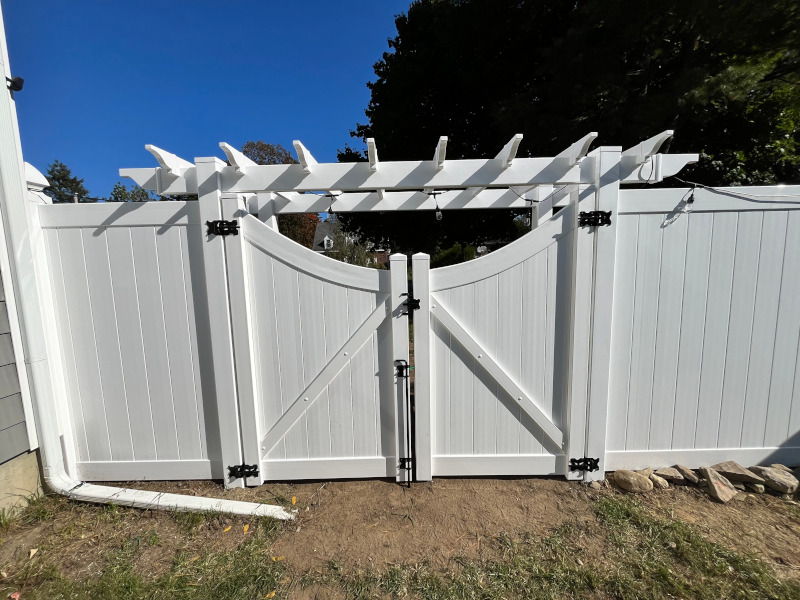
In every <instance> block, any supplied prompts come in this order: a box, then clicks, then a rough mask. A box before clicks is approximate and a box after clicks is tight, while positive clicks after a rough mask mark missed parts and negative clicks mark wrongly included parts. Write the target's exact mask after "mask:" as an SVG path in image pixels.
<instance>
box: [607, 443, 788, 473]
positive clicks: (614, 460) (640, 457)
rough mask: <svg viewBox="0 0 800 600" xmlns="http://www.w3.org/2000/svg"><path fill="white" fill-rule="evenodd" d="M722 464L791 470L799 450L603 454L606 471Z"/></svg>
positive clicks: (618, 452) (706, 450) (719, 449)
mask: <svg viewBox="0 0 800 600" xmlns="http://www.w3.org/2000/svg"><path fill="white" fill-rule="evenodd" d="M724 460H735V461H736V462H738V463H739V464H741V465H743V466H745V467H749V466H750V465H758V464H768V463H782V464H785V465H786V466H791V467H794V466H797V465H800V447H792V446H789V447H777V448H712V449H703V450H635V451H611V452H606V470H608V471H616V470H618V469H644V468H647V467H653V468H661V467H671V466H673V465H678V464H680V465H684V466H686V467H689V468H690V469H697V468H699V467H707V466H710V465H713V464H716V463H718V462H722V461H724Z"/></svg>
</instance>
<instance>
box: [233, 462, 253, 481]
mask: <svg viewBox="0 0 800 600" xmlns="http://www.w3.org/2000/svg"><path fill="white" fill-rule="evenodd" d="M228 477H230V478H231V479H242V478H244V477H258V465H233V466H232V467H228Z"/></svg>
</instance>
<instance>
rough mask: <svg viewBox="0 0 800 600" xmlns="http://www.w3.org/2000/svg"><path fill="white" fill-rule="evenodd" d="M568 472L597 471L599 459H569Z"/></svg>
mask: <svg viewBox="0 0 800 600" xmlns="http://www.w3.org/2000/svg"><path fill="white" fill-rule="evenodd" d="M569 470H570V471H599V470H600V459H599V458H587V457H585V456H584V457H583V458H570V459H569Z"/></svg>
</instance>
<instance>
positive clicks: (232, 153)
mask: <svg viewBox="0 0 800 600" xmlns="http://www.w3.org/2000/svg"><path fill="white" fill-rule="evenodd" d="M672 135H673V131H672V130H667V131H664V132H662V133H660V134H658V135H656V136H653V137H652V138H650V139H648V140H645V141H643V142H641V143H640V144H638V145H636V146H634V147H632V148H628V149H627V150H622V148H621V147H618V146H617V147H603V148H602V150H603V151H606V152H608V151H612V152H613V151H616V152H619V153H620V158H619V168H618V170H617V172H616V173H615V174H614V175H613V176H612V177H613V178H614V180H615V181H618V182H619V183H621V184H635V183H639V184H643V183H649V184H652V183H658V182H660V181H662V180H663V179H664V178H665V177H670V176H672V175H675V174H677V173H678V172H679V171H680V170H681V169H683V168H684V167H685V166H686V165H687V164H689V163H692V162H696V161H697V160H698V155H697V154H659V153H658V150H659V149H660V148H661V146H662V145H663V144H664V143H665V142H666V141H667V140H668V139H670V138H671V137H672ZM596 138H597V133H596V132H592V133H589V134H587V135H586V136H584V137H583V138H581V139H580V140H578V141H576V142H575V143H574V144H572V145H570V146H569V147H568V148H566V149H564V150H563V151H562V152H560V153H559V154H558V155H556V156H553V157H546V158H518V157H517V149H518V148H519V144H520V142H521V141H522V134H517V135H515V136H514V137H512V138H511V140H509V142H508V143H507V144H506V145H505V146H504V147H503V148H502V150H500V152H499V153H498V154H497V156H495V157H494V158H489V159H459V160H447V158H446V154H447V137H441V138H439V142H438V144H437V145H436V150H435V152H434V155H433V159H431V160H421V161H387V162H381V161H379V160H378V150H377V145H376V143H375V140H374V139H372V138H370V139H368V140H367V149H368V157H369V159H368V161H365V162H355V163H319V162H317V161H316V160H315V159H314V157H313V156H312V155H311V153H310V152H309V151H308V149H306V147H305V146H303V144H302V143H300V142H299V141H294V148H295V150H296V152H297V157H298V160H299V164H292V165H258V164H256V163H255V162H253V161H252V160H250V159H249V158H247V157H246V156H245V155H244V154H242V153H241V152H239V151H238V150H236V149H235V148H233V147H232V146H231V145H230V144H227V143H225V142H221V143H220V148H222V150H223V152H224V153H225V155H226V157H227V165H221V166H220V167H219V168H218V169H217V170H216V171H215V172H216V173H218V177H216V181H215V182H214V183H215V185H216V186H218V191H219V192H220V193H221V194H244V195H250V196H251V197H252V195H253V194H255V195H256V196H257V205H258V206H259V207H261V209H262V210H264V209H266V211H267V212H268V213H271V214H272V215H279V214H287V213H317V212H325V211H328V210H333V211H334V212H337V213H341V212H356V211H362V212H368V211H380V212H383V211H397V210H436V209H441V210H452V209H477V208H505V209H512V208H513V209H522V208H531V206H532V205H537V206H538V210H537V212H538V215H539V216H540V217H541V216H543V215H545V214H547V213H549V212H551V211H552V207H553V206H555V205H556V204H557V203H558V202H559V201H561V200H563V199H564V198H566V197H567V196H568V195H569V194H570V193H571V192H572V191H574V190H575V189H577V188H578V187H579V186H581V185H598V184H599V182H600V178H601V176H604V174H600V173H599V172H598V168H599V167H598V166H599V161H598V160H597V156H599V150H600V149H598V150H595V151H593V152H591V153H589V152H588V150H589V147H590V146H591V144H592V142H594V141H595V139H596ZM145 148H146V149H147V150H148V151H150V152H151V153H152V154H153V156H155V158H156V160H157V161H158V163H159V165H160V166H159V167H154V168H153V167H151V168H141V169H120V171H119V173H120V175H121V176H123V177H128V178H130V179H132V180H133V181H134V182H136V183H137V184H138V185H139V186H141V187H143V188H144V189H147V190H150V191H153V192H155V193H157V194H161V195H166V194H170V195H184V194H186V195H189V194H197V193H198V180H197V172H198V169H197V164H198V163H201V162H208V161H209V160H212V161H213V160H218V159H199V158H198V159H195V163H194V164H193V163H191V162H189V161H187V160H184V159H182V158H180V157H179V156H176V155H174V154H172V153H170V152H167V151H165V150H162V149H161V148H158V147H156V146H152V145H146V146H145ZM556 186H559V187H558V189H556ZM554 190H555V191H554Z"/></svg>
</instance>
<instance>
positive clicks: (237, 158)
mask: <svg viewBox="0 0 800 600" xmlns="http://www.w3.org/2000/svg"><path fill="white" fill-rule="evenodd" d="M219 147H220V148H222V151H223V152H224V153H225V156H227V157H228V162H229V163H230V165H231V166H232V167H234V168H235V169H236V171H237V172H241V171H242V169H244V168H245V167H255V166H256V165H257V164H258V163H257V162H255V161H253V160H250V159H249V158H247V157H246V156H245V155H244V154H242V153H241V152H239V151H238V150H237V149H236V148H234V147H233V146H231V145H230V144H226V143H225V142H220V143H219Z"/></svg>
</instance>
